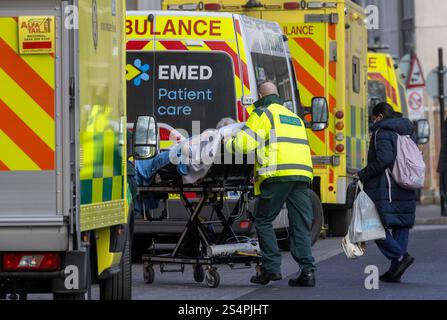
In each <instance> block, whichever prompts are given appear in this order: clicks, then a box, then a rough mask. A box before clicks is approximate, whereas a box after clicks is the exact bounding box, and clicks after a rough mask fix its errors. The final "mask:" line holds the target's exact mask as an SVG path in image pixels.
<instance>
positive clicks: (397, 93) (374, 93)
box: [368, 46, 430, 145]
mask: <svg viewBox="0 0 447 320" xmlns="http://www.w3.org/2000/svg"><path fill="white" fill-rule="evenodd" d="M369 49H370V52H368V114H369V115H371V113H372V109H373V108H374V106H375V105H376V104H377V103H379V102H387V103H389V104H390V105H391V106H392V107H393V109H394V111H396V112H400V113H402V116H403V117H405V118H409V119H410V120H412V121H413V123H414V129H415V137H416V142H417V144H418V145H423V144H427V143H428V142H429V139H430V124H429V123H428V120H427V119H426V118H420V115H419V114H418V113H416V114H415V113H414V111H413V110H412V109H411V108H409V107H408V100H407V91H406V88H405V83H404V81H403V79H401V78H399V74H400V72H399V67H398V65H397V64H396V63H395V62H394V59H393V57H392V56H391V55H390V54H389V53H387V52H380V50H383V49H387V46H382V47H379V48H375V47H370V48H369ZM412 111H413V113H412ZM371 125H372V123H371V122H370V126H371Z"/></svg>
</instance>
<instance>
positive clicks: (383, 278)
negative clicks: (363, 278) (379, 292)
mask: <svg viewBox="0 0 447 320" xmlns="http://www.w3.org/2000/svg"><path fill="white" fill-rule="evenodd" d="M379 280H380V281H382V282H391V283H399V282H400V277H397V278H393V277H391V272H389V271H387V272H385V273H384V274H382V275H381V276H380V277H379Z"/></svg>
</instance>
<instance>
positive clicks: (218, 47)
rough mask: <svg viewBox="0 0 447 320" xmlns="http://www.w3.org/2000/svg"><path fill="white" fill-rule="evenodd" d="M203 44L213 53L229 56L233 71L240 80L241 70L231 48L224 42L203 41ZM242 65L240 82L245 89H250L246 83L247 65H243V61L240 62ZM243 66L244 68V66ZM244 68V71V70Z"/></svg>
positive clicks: (237, 58) (247, 82) (235, 54)
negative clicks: (231, 60) (222, 53)
mask: <svg viewBox="0 0 447 320" xmlns="http://www.w3.org/2000/svg"><path fill="white" fill-rule="evenodd" d="M205 44H206V45H207V46H208V47H209V48H210V49H211V50H214V51H223V52H226V53H228V54H229V55H230V56H231V59H233V64H234V71H235V73H236V76H237V77H238V78H239V79H240V78H241V68H240V65H239V61H240V60H239V57H238V55H237V53H236V52H234V51H233V49H231V47H230V46H229V45H228V44H227V43H225V42H224V41H205ZM241 63H242V74H243V77H242V80H243V82H244V85H245V86H246V87H247V88H250V83H249V81H248V70H247V69H246V68H247V65H245V63H244V62H243V61H241ZM244 65H245V66H244ZM244 68H245V70H244Z"/></svg>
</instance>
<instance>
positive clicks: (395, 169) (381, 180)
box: [358, 102, 425, 282]
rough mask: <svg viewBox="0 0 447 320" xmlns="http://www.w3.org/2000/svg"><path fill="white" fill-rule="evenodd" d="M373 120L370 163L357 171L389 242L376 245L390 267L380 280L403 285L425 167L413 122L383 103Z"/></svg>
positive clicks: (409, 260)
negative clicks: (417, 193)
mask: <svg viewBox="0 0 447 320" xmlns="http://www.w3.org/2000/svg"><path fill="white" fill-rule="evenodd" d="M371 120H372V121H373V126H372V129H371V130H372V135H371V141H370V145H369V151H368V164H367V166H366V167H365V168H363V169H362V170H360V171H359V172H358V178H359V179H360V181H361V182H362V183H363V184H364V190H365V192H366V193H367V194H368V196H369V197H370V198H371V199H372V200H373V201H374V203H375V205H376V208H377V211H378V213H379V216H380V219H381V221H382V223H383V226H384V227H385V230H386V239H384V240H376V244H377V246H378V247H379V249H380V251H381V252H382V253H383V255H384V256H385V257H386V258H388V259H389V260H390V261H391V265H390V268H389V270H388V271H387V272H385V273H384V274H382V275H381V276H380V280H382V281H384V282H400V279H401V276H402V275H403V274H404V272H405V271H406V270H407V268H408V267H409V266H410V265H411V264H412V263H413V262H414V258H413V257H412V256H410V255H409V254H408V252H407V246H408V237H409V233H410V229H411V228H412V227H413V225H414V222H415V211H416V191H415V190H417V189H418V188H421V187H422V186H423V184H424V172H425V164H424V163H423V159H422V155H421V154H420V151H419V149H418V148H417V146H416V144H415V140H414V137H413V123H412V122H411V121H410V120H408V119H406V118H403V117H402V116H401V115H400V114H398V113H396V112H394V110H393V108H392V107H391V106H390V105H389V104H388V103H384V102H383V103H379V104H377V105H376V106H375V107H374V108H373V111H372V116H371Z"/></svg>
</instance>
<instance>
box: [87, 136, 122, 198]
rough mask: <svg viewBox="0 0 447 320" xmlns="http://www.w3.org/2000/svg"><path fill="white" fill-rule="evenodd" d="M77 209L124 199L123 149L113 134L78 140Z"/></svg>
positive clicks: (117, 137)
mask: <svg viewBox="0 0 447 320" xmlns="http://www.w3.org/2000/svg"><path fill="white" fill-rule="evenodd" d="M81 139H82V140H83V141H82V151H81V153H82V155H81V163H82V167H81V185H80V189H81V205H88V204H95V203H101V202H107V201H114V200H122V199H124V183H125V182H126V181H125V180H124V179H125V177H124V161H123V154H124V151H125V150H124V147H123V146H122V145H120V143H119V134H118V133H115V132H113V131H105V132H101V133H98V132H95V133H93V132H85V133H83V135H82V138H81Z"/></svg>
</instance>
